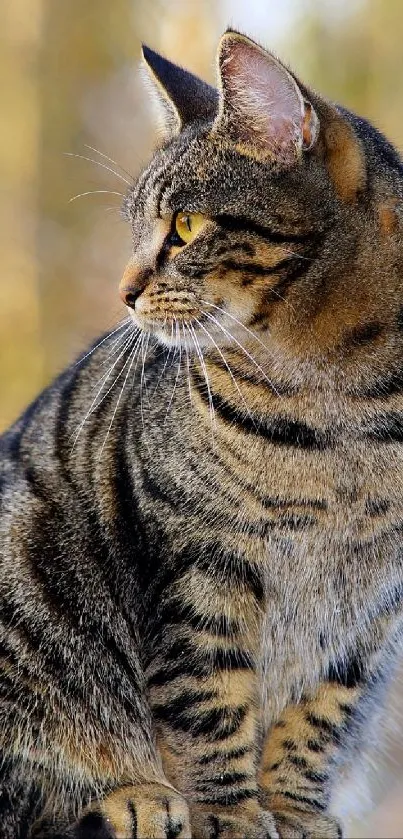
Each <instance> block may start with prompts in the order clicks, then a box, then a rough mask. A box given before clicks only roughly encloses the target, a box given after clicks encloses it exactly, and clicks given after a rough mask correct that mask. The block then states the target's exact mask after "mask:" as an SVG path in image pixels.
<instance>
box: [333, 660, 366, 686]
mask: <svg viewBox="0 0 403 839" xmlns="http://www.w3.org/2000/svg"><path fill="white" fill-rule="evenodd" d="M363 678H364V664H363V661H362V660H361V658H360V656H359V655H355V656H351V657H350V658H349V659H347V660H344V661H343V660H340V661H334V662H331V663H330V664H329V667H328V670H327V673H326V679H327V680H328V681H329V682H336V683H337V684H339V685H343V686H344V687H346V688H355V687H357V685H358V684H360V683H361V682H362V680H363Z"/></svg>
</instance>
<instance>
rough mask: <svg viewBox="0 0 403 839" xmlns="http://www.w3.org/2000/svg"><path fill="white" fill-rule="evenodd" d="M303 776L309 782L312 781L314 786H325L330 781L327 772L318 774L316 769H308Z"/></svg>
mask: <svg viewBox="0 0 403 839" xmlns="http://www.w3.org/2000/svg"><path fill="white" fill-rule="evenodd" d="M302 774H303V776H304V778H306V780H307V781H312V783H314V784H325V783H326V781H328V780H329V775H328V774H327V773H326V772H317V771H315V770H314V769H308V770H307V771H306V772H303V773H302Z"/></svg>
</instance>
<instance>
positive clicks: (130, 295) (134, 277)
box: [119, 262, 153, 309]
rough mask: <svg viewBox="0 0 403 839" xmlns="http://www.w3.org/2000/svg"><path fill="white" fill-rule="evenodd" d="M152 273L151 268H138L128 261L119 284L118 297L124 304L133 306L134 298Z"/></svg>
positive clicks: (143, 287)
mask: <svg viewBox="0 0 403 839" xmlns="http://www.w3.org/2000/svg"><path fill="white" fill-rule="evenodd" d="M152 273H153V272H152V269H151V268H140V267H138V266H136V265H134V264H133V263H131V262H129V264H128V266H127V268H126V270H125V272H124V274H123V277H122V279H121V281H120V285H119V294H120V298H121V300H122V301H123V303H124V304H125V305H126V306H130V308H131V309H134V308H135V305H136V300H137V298H138V297H140V294H142V293H143V291H144V289H145V288H146V286H147V285H148V281H149V279H150V277H151V275H152Z"/></svg>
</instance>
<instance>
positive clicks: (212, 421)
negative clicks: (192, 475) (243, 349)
mask: <svg viewBox="0 0 403 839" xmlns="http://www.w3.org/2000/svg"><path fill="white" fill-rule="evenodd" d="M188 328H189V332H190V334H191V336H192V340H193V343H194V346H195V350H196V353H197V356H198V359H199V361H200V366H201V368H202V371H203V375H204V379H205V382H206V387H207V395H208V402H209V414H210V424H211V434H212V440H213V446H214V429H215V427H216V422H215V410H214V402H213V396H212V393H211V388H210V380H209V377H208V372H207V368H206V364H205V361H204V356H203V352H202V349H201V347H200V344H199V341H198V340H197V335H196V332H195V329H194V327H193V326H192V324H189V327H188Z"/></svg>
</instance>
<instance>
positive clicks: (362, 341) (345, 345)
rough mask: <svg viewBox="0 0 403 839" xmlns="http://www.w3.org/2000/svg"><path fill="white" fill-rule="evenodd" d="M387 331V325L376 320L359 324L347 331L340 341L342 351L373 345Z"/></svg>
mask: <svg viewBox="0 0 403 839" xmlns="http://www.w3.org/2000/svg"><path fill="white" fill-rule="evenodd" d="M384 329H385V324H384V323H381V322H380V321H377V320H374V321H370V322H369V323H364V324H359V325H358V326H354V327H353V328H352V329H347V330H346V331H345V332H344V334H343V336H342V339H341V341H340V345H339V346H340V348H341V349H342V350H345V351H346V350H354V349H356V348H358V347H366V346H367V345H368V344H371V343H372V342H373V341H375V340H376V338H379V335H381V333H382V332H383V330H384Z"/></svg>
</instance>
